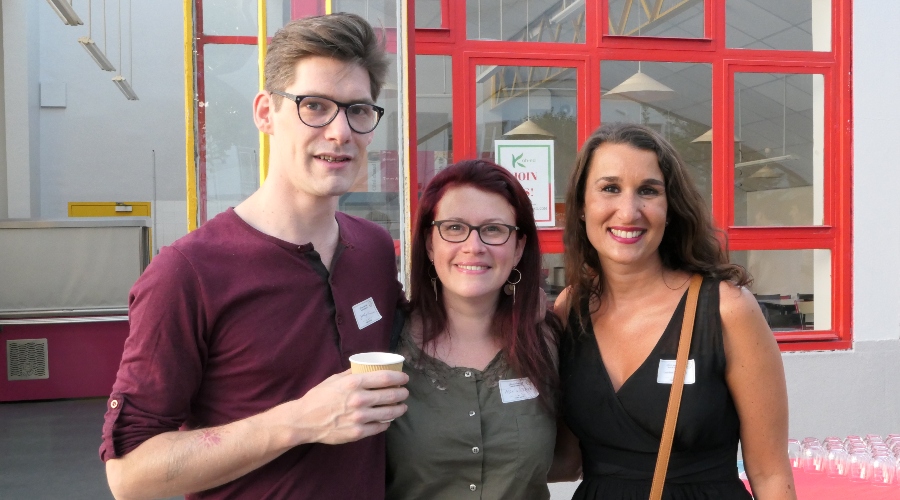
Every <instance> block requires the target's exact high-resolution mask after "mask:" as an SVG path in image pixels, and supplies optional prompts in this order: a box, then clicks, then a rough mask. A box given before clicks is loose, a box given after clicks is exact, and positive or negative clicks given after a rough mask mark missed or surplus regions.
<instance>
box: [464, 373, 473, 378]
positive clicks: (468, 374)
mask: <svg viewBox="0 0 900 500" xmlns="http://www.w3.org/2000/svg"><path fill="white" fill-rule="evenodd" d="M464 375H465V376H466V378H468V377H471V376H472V372H466V373H465V374H464Z"/></svg>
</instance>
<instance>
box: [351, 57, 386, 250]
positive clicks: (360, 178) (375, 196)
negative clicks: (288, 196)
mask: <svg viewBox="0 0 900 500" xmlns="http://www.w3.org/2000/svg"><path fill="white" fill-rule="evenodd" d="M396 64H397V60H396V58H393V59H391V66H390V68H388V72H387V81H386V82H385V84H384V87H383V88H382V89H381V95H379V96H378V105H379V106H381V107H383V108H384V109H385V113H384V117H382V119H381V121H380V122H378V127H376V128H375V132H374V133H373V137H372V143H371V144H369V148H368V152H369V161H368V164H367V166H366V168H363V169H360V171H359V172H358V173H357V176H356V182H354V183H353V186H351V187H350V191H349V192H348V193H347V194H345V195H343V196H341V197H340V199H339V200H338V210H340V211H341V212H345V213H348V214H351V215H355V216H357V217H362V218H364V219H368V220H370V221H372V222H375V223H376V224H378V225H380V226H382V227H383V228H385V229H386V230H387V231H388V232H389V233H390V234H391V237H393V238H394V239H395V240H396V239H400V233H401V229H402V226H401V219H400V175H401V174H400V155H399V144H400V142H399V139H398V131H399V125H398V110H399V103H398V95H397V94H398V93H397V67H396Z"/></svg>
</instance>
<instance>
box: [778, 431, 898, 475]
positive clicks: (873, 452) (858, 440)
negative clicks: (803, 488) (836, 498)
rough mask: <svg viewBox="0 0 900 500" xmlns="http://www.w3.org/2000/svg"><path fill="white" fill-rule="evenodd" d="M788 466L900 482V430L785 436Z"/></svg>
mask: <svg viewBox="0 0 900 500" xmlns="http://www.w3.org/2000/svg"><path fill="white" fill-rule="evenodd" d="M788 458H789V460H790V462H791V467H793V468H795V469H802V470H803V471H805V472H808V473H812V474H825V475H826V476H828V477H833V478H845V479H849V480H850V481H855V482H865V483H871V484H875V485H878V486H890V485H896V486H900V434H888V437H887V439H882V438H881V436H879V435H878V434H866V436H865V437H860V436H847V438H846V439H843V440H841V439H840V438H837V437H827V438H825V439H824V440H823V441H819V440H818V439H816V438H814V437H808V438H805V439H803V441H798V440H796V439H788Z"/></svg>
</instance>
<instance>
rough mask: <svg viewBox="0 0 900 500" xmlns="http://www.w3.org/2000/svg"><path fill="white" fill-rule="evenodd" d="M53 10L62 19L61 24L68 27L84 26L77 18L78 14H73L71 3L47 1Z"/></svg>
mask: <svg viewBox="0 0 900 500" xmlns="http://www.w3.org/2000/svg"><path fill="white" fill-rule="evenodd" d="M47 2H48V3H49V4H50V6H51V7H53V10H54V11H55V12H56V15H57V16H59V18H60V19H62V22H63V23H65V24H66V25H68V26H80V25H82V24H84V23H83V22H82V21H81V18H80V17H78V14H76V13H75V9H73V8H72V3H71V2H70V1H67V0H47Z"/></svg>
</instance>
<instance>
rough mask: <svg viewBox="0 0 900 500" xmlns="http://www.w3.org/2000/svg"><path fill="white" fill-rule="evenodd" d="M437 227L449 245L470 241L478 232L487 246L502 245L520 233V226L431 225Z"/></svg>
mask: <svg viewBox="0 0 900 500" xmlns="http://www.w3.org/2000/svg"><path fill="white" fill-rule="evenodd" d="M431 225H432V226H435V227H437V229H438V234H440V235H441V239H443V240H444V241H447V242H449V243H462V242H464V241H466V240H467V239H469V235H470V234H472V231H476V232H478V237H479V238H481V242H482V243H484V244H485V245H502V244H504V243H506V242H507V241H509V237H510V235H512V233H513V231H518V230H519V227H518V226H510V225H509V224H500V223H499V222H489V223H487V224H482V225H480V226H473V225H471V224H466V223H465V222H460V221H458V220H436V221H433V222H432V223H431Z"/></svg>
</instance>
